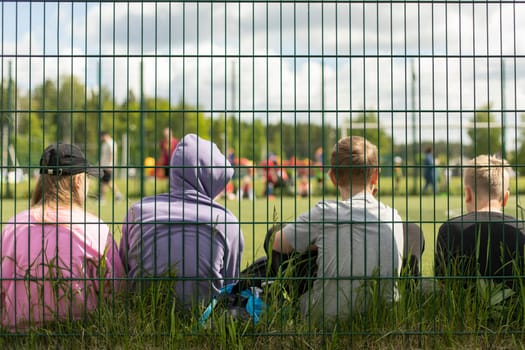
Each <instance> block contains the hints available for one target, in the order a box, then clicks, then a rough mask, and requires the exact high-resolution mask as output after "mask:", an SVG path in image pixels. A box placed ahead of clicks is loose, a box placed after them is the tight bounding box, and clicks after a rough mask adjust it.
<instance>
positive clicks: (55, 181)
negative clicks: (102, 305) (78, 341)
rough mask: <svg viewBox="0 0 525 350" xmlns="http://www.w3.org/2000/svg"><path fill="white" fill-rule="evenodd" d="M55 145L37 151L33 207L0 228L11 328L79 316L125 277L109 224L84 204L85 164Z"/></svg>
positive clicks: (5, 312) (6, 320)
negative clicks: (40, 153)
mask: <svg viewBox="0 0 525 350" xmlns="http://www.w3.org/2000/svg"><path fill="white" fill-rule="evenodd" d="M57 147H58V148H59V149H58V150H56V148H55V145H53V146H50V147H48V148H47V149H46V151H45V152H44V155H43V156H42V160H41V163H40V164H41V167H42V168H41V174H42V175H41V177H40V179H39V180H38V181H37V184H36V186H35V189H34V191H33V199H32V206H31V208H30V209H28V210H25V211H23V212H21V213H19V214H18V215H16V216H15V217H14V218H13V219H11V220H10V221H9V222H8V223H7V224H6V225H5V227H4V230H3V231H2V265H1V279H2V282H1V283H2V295H1V296H2V298H1V307H0V310H1V314H2V325H3V326H4V327H8V328H10V329H11V330H16V329H18V330H20V329H26V328H28V327H32V326H42V325H43V324H44V323H46V322H56V321H72V320H75V319H81V318H84V317H86V315H87V314H88V313H89V312H90V311H93V310H94V309H95V308H96V307H97V306H98V304H99V302H100V301H101V300H104V299H105V298H106V297H107V296H108V295H111V294H113V293H115V292H117V291H118V290H119V287H120V282H119V280H118V279H119V278H121V277H123V276H124V269H123V266H122V263H121V261H120V257H119V256H118V252H117V249H116V245H115V243H114V242H113V239H112V236H111V234H110V232H109V227H108V226H107V225H105V224H104V223H103V222H102V221H101V220H100V219H99V218H97V217H96V216H94V215H91V214H89V213H87V212H86V211H85V210H84V209H83V207H82V206H83V202H84V201H85V191H87V188H88V184H87V180H85V179H84V178H85V175H84V174H83V173H82V172H83V171H86V170H85V169H84V168H85V166H86V164H82V162H83V161H84V160H83V159H79V158H75V159H76V161H77V163H75V161H71V162H70V163H68V161H69V160H70V159H74V157H73V156H75V154H76V153H75V152H77V153H78V154H77V155H78V157H80V156H82V154H81V153H80V151H79V150H78V149H77V148H76V147H74V146H72V145H65V144H61V145H58V146H57ZM73 150H75V152H73V155H68V154H69V153H68V152H70V151H73ZM57 155H59V156H57ZM57 158H58V161H57V160H56V159H57ZM64 159H66V160H65V161H64ZM79 160H80V164H78V161H79ZM55 163H60V164H59V165H61V166H63V168H60V169H58V170H57V169H55V168H53V164H55ZM64 164H65V165H64ZM47 165H49V166H47ZM73 166H75V167H73ZM57 171H58V172H57ZM97 173H98V172H97ZM83 179H84V180H83Z"/></svg>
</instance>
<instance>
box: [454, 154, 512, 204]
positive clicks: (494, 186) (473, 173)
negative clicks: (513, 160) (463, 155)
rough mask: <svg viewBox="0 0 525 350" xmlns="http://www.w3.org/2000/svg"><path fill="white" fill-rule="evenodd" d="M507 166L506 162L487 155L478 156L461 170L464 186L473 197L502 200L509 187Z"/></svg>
mask: <svg viewBox="0 0 525 350" xmlns="http://www.w3.org/2000/svg"><path fill="white" fill-rule="evenodd" d="M507 166H508V164H507V162H506V161H504V160H502V159H498V158H496V157H491V156H488V155H481V156H478V157H476V158H474V159H472V160H471V161H470V162H469V163H468V165H467V167H466V168H465V169H464V170H463V181H464V184H465V186H468V187H470V188H471V189H472V190H473V192H474V194H475V195H482V196H483V195H484V196H488V198H489V199H490V200H492V199H497V200H502V199H503V196H504V194H505V192H507V191H508V190H509V185H510V175H509V172H508V170H507Z"/></svg>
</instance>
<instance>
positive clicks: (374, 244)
mask: <svg viewBox="0 0 525 350" xmlns="http://www.w3.org/2000/svg"><path fill="white" fill-rule="evenodd" d="M328 174H329V177H330V180H331V181H332V183H333V184H334V185H335V186H336V187H337V188H338V193H339V195H338V196H337V198H336V200H323V201H321V202H319V203H317V204H316V205H315V206H314V207H313V208H311V209H310V211H309V212H306V213H303V214H302V215H300V216H299V217H298V218H297V219H296V220H295V221H294V222H292V223H289V224H288V225H286V226H284V227H283V228H282V230H281V231H278V232H277V233H276V234H275V239H274V242H273V251H274V253H275V252H278V253H282V254H283V255H287V254H291V253H294V252H296V253H305V252H309V251H314V252H316V254H317V261H316V262H317V276H316V279H315V281H314V282H313V285H312V287H311V288H310V289H309V290H308V291H307V292H305V293H304V294H302V295H301V297H300V306H301V311H302V313H303V314H304V315H306V316H307V317H310V318H311V319H312V320H313V321H314V322H316V323H320V322H322V320H323V319H324V320H325V321H326V322H328V323H331V322H332V321H337V320H345V319H347V318H348V316H350V315H351V314H352V313H354V312H361V311H365V308H366V305H367V304H369V303H370V302H371V300H372V299H371V296H370V295H369V294H368V293H366V292H367V291H369V290H371V286H372V285H378V286H379V288H377V290H378V291H380V293H381V297H382V298H383V299H384V300H385V301H386V302H392V301H395V300H397V299H398V290H397V282H396V277H397V276H399V274H400V272H401V266H402V260H403V246H404V234H403V222H402V220H401V217H400V216H399V214H398V213H397V211H396V210H395V209H393V208H390V207H388V206H386V205H385V204H383V203H381V202H379V201H378V200H377V199H376V198H375V197H374V194H375V192H376V185H377V183H378V179H379V168H378V157H377V147H376V146H375V145H373V144H372V143H370V142H369V141H368V140H366V139H365V138H363V137H359V136H352V137H344V138H342V139H341V140H339V142H338V143H337V144H336V145H335V146H334V148H333V150H332V154H331V164H330V170H329V172H328ZM376 282H378V283H377V284H376Z"/></svg>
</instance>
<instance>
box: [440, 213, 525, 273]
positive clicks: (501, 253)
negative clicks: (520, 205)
mask: <svg viewBox="0 0 525 350" xmlns="http://www.w3.org/2000/svg"><path fill="white" fill-rule="evenodd" d="M524 232H525V231H524V229H523V222H520V221H518V219H516V218H514V217H512V216H508V215H503V214H502V213H500V212H472V213H469V214H466V215H463V216H459V217H457V218H454V219H451V220H449V221H447V222H445V223H444V224H443V225H441V227H440V228H439V233H438V237H437V242H436V254H435V261H434V267H435V274H436V276H478V275H479V276H485V277H492V278H493V280H494V281H495V282H502V281H504V280H505V281H507V282H510V283H512V281H511V280H510V279H506V278H505V277H511V276H515V275H518V274H519V275H521V274H522V271H523V260H524V259H523V256H524V248H525V233H524Z"/></svg>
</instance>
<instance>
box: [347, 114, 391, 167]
mask: <svg viewBox="0 0 525 350" xmlns="http://www.w3.org/2000/svg"><path fill="white" fill-rule="evenodd" d="M349 135H352V136H354V135H355V136H362V137H364V138H366V139H367V140H368V141H370V142H372V143H373V144H374V145H376V146H377V148H378V152H379V156H380V157H381V156H382V155H383V156H385V155H389V154H391V153H392V148H393V145H394V144H393V140H392V137H390V135H388V133H387V132H386V131H385V130H384V129H383V128H382V127H381V125H380V123H379V119H378V118H377V115H376V114H375V113H374V112H365V113H360V114H358V115H357V116H356V117H355V118H352V122H351V124H350V130H349Z"/></svg>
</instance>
